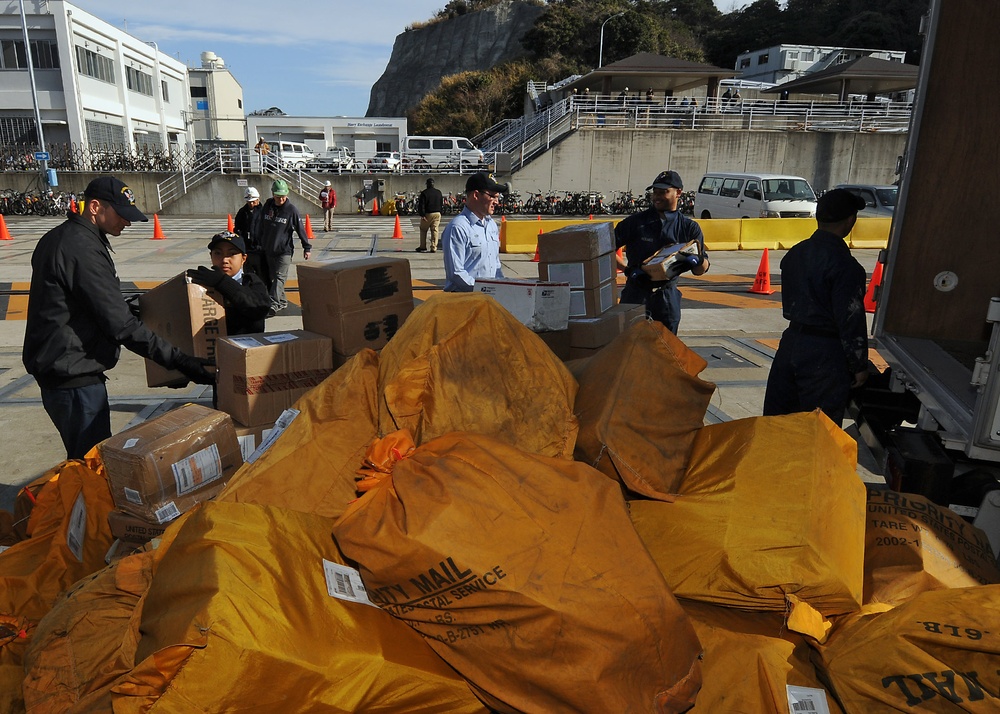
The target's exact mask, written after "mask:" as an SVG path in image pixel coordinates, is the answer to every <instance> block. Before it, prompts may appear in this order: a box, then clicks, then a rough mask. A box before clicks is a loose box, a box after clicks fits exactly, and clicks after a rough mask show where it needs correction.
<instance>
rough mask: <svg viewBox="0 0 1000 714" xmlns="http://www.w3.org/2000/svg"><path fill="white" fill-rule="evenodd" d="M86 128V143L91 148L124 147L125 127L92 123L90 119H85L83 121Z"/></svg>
mask: <svg viewBox="0 0 1000 714" xmlns="http://www.w3.org/2000/svg"><path fill="white" fill-rule="evenodd" d="M84 124H85V126H86V128H87V143H89V144H90V145H91V146H93V145H95V144H96V145H100V146H115V145H118V146H124V145H125V144H126V143H127V142H126V141H125V127H123V126H119V125H118V124H108V123H107V122H103V121H94V120H92V119H87V120H85V121H84Z"/></svg>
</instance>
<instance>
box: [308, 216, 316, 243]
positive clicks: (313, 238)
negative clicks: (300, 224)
mask: <svg viewBox="0 0 1000 714" xmlns="http://www.w3.org/2000/svg"><path fill="white" fill-rule="evenodd" d="M315 238H316V236H315V235H313V224H312V221H310V220H309V214H308V213H307V214H306V240H315Z"/></svg>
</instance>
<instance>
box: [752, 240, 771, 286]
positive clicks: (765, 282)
mask: <svg viewBox="0 0 1000 714" xmlns="http://www.w3.org/2000/svg"><path fill="white" fill-rule="evenodd" d="M750 292H752V293H756V294H757V295H772V294H774V291H773V290H772V289H771V260H770V259H769V258H768V257H767V248H765V249H764V255H762V256H760V265H759V266H757V277H756V278H754V281H753V286H752V287H751V288H750Z"/></svg>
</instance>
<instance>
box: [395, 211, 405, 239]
mask: <svg viewBox="0 0 1000 714" xmlns="http://www.w3.org/2000/svg"><path fill="white" fill-rule="evenodd" d="M392 237H393V239H394V240H403V227H402V226H400V225H399V214H398V213H397V214H396V226H395V227H394V228H393V229H392Z"/></svg>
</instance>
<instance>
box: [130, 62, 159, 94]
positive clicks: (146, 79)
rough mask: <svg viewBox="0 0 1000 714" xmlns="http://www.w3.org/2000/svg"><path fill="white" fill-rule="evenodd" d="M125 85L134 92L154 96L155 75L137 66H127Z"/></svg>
mask: <svg viewBox="0 0 1000 714" xmlns="http://www.w3.org/2000/svg"><path fill="white" fill-rule="evenodd" d="M125 85H126V86H127V87H128V88H129V89H131V90H132V91H133V92H138V93H139V94H145V95H146V96H147V97H151V96H153V77H152V75H149V74H146V73H145V72H142V71H140V70H137V69H136V68H135V67H126V68H125Z"/></svg>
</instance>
